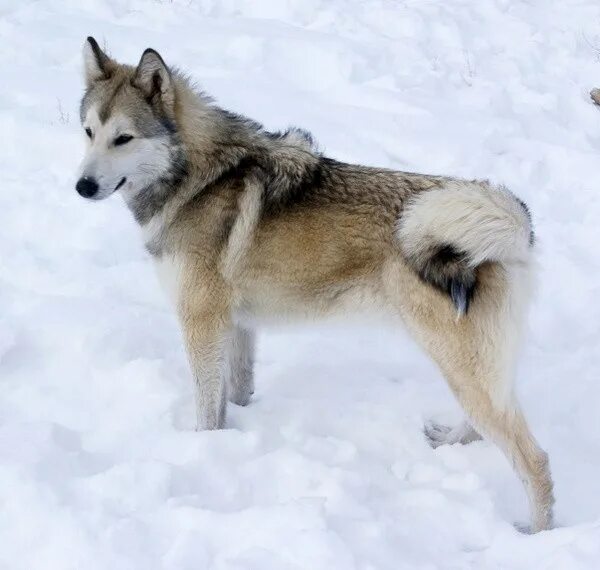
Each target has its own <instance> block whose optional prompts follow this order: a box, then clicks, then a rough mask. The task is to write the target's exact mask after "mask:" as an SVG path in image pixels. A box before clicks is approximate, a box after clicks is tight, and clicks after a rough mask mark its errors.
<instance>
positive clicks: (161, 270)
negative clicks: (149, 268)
mask: <svg viewBox="0 0 600 570" xmlns="http://www.w3.org/2000/svg"><path fill="white" fill-rule="evenodd" d="M154 269H155V271H156V275H157V276H158V280H159V282H160V285H161V287H162V289H163V291H164V293H165V294H166V295H167V297H168V299H169V300H170V301H171V302H172V303H173V304H177V301H178V299H179V292H180V290H181V275H182V270H181V262H180V261H178V259H177V256H175V255H162V256H160V257H157V258H155V259H154Z"/></svg>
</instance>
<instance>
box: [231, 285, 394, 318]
mask: <svg viewBox="0 0 600 570" xmlns="http://www.w3.org/2000/svg"><path fill="white" fill-rule="evenodd" d="M240 298H241V302H240V303H239V305H238V307H237V308H236V310H235V311H234V320H236V321H237V322H238V323H240V324H245V325H246V326H249V327H255V326H264V325H273V324H275V325H281V324H291V323H295V322H303V321H304V322H306V321H315V320H322V319H336V318H339V317H356V318H358V319H360V320H365V319H367V320H381V319H382V318H389V317H390V316H391V311H390V308H389V307H387V306H386V303H385V301H384V300H383V298H382V295H380V293H379V291H378V290H377V288H376V287H374V286H373V285H372V284H370V283H355V284H345V285H338V286H335V287H330V288H328V289H327V290H315V291H312V292H310V293H307V291H306V290H303V291H298V290H294V289H293V288H278V287H274V286H273V285H271V286H269V284H262V285H261V286H256V287H251V288H248V289H246V290H245V291H244V292H243V294H242V295H241V297H240Z"/></svg>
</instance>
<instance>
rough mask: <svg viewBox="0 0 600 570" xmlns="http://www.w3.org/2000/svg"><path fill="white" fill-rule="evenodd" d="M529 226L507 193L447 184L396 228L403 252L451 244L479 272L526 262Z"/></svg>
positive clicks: (417, 203) (415, 204) (421, 197)
mask: <svg viewBox="0 0 600 570" xmlns="http://www.w3.org/2000/svg"><path fill="white" fill-rule="evenodd" d="M530 231H531V226H530V222H529V219H528V218H527V215H526V213H525V211H524V210H523V207H522V206H521V204H519V202H518V201H517V200H516V198H515V197H514V196H513V195H512V194H511V193H510V192H509V191H508V190H507V189H505V188H503V187H494V186H491V185H490V184H487V183H479V182H461V181H454V182H449V183H448V184H447V185H446V186H444V187H442V188H437V189H433V190H428V191H425V192H422V193H420V194H418V195H417V197H416V198H415V199H414V200H413V201H412V202H411V203H410V204H409V205H408V206H407V208H406V210H405V211H404V213H403V215H402V218H401V219H400V221H399V224H398V238H399V239H400V242H401V244H402V248H403V250H404V251H405V252H411V253H413V252H419V251H420V250H422V248H425V247H427V246H428V245H430V244H431V243H434V244H436V245H444V244H451V245H452V246H454V247H455V248H456V249H457V250H459V251H463V252H465V253H467V254H468V259H469V262H470V263H471V264H472V266H473V267H476V266H478V265H480V264H481V263H483V262H484V261H504V262H513V261H517V262H518V261H527V260H528V259H529V255H530V247H529V234H530Z"/></svg>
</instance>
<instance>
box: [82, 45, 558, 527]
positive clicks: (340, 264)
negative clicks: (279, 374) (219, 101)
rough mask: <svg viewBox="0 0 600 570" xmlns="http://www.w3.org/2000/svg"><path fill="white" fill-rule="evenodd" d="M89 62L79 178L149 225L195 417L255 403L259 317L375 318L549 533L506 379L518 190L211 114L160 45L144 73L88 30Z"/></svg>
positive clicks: (520, 281) (538, 460)
mask: <svg viewBox="0 0 600 570" xmlns="http://www.w3.org/2000/svg"><path fill="white" fill-rule="evenodd" d="M85 70H86V83H87V90H86V93H85V96H84V98H83V101H82V105H81V120H82V123H83V126H84V127H85V128H86V129H87V130H88V135H89V137H90V144H89V148H88V153H87V155H86V158H85V159H84V162H83V165H82V179H81V180H84V181H87V182H86V183H88V182H90V181H92V182H93V189H96V190H97V192H96V194H94V195H93V196H90V195H87V197H93V198H104V197H106V196H108V195H109V194H111V193H112V192H113V191H115V190H119V191H120V192H121V193H122V195H123V196H124V198H125V201H126V203H127V205H128V206H129V208H130V209H131V211H132V213H133V216H134V217H135V219H136V220H137V222H138V224H139V225H140V227H141V229H142V232H143V235H144V239H145V244H146V248H147V249H148V252H149V253H150V254H151V256H152V257H153V259H154V261H155V263H156V265H157V267H158V269H159V273H160V275H161V276H162V278H163V281H164V282H165V285H166V287H167V288H168V289H169V291H170V292H171V294H172V296H173V300H174V303H175V306H176V308H177V312H178V315H179V319H180V322H181V326H182V329H183V333H184V338H185V342H186V346H187V352H188V354H189V360H190V364H191V369H192V373H193V376H194V380H195V383H196V388H197V413H198V427H199V428H200V429H216V428H220V427H222V426H223V425H224V422H225V409H226V400H227V398H229V400H231V401H233V402H235V403H237V404H241V405H245V404H247V403H248V401H249V399H250V396H251V394H252V392H253V379H252V359H253V351H254V338H253V332H252V330H253V329H254V327H255V326H256V325H257V324H260V323H261V322H264V321H267V320H269V319H277V318H279V319H298V318H316V317H324V316H328V315H333V314H336V313H348V312H350V311H364V312H370V313H373V312H378V313H381V314H384V315H387V316H388V317H390V316H391V317H392V318H396V319H397V321H398V322H399V323H403V325H404V326H405V327H407V328H408V330H409V331H411V333H412V334H413V335H414V337H415V338H416V339H417V340H418V342H419V343H420V344H421V345H422V347H423V348H424V349H425V350H426V351H427V352H428V353H429V354H430V355H431V357H432V358H433V359H434V361H435V362H436V363H437V364H438V365H439V367H440V369H441V370H442V372H443V373H444V375H445V377H446V379H447V381H448V383H449V385H450V387H451V388H452V390H453V392H454V394H455V395H456V397H457V398H458V400H459V401H460V403H461V404H462V406H463V408H464V410H465V412H466V414H467V416H468V417H469V419H470V421H471V422H472V424H473V425H474V426H475V427H476V428H477V430H478V431H480V432H481V433H482V434H484V435H485V436H487V437H489V438H490V439H491V440H492V441H494V442H495V443H497V444H498V446H499V447H500V448H501V449H502V450H503V451H504V453H505V454H506V455H507V457H508V458H509V460H510V462H511V463H512V464H513V465H514V467H515V469H516V471H517V473H518V474H519V476H520V477H521V479H522V480H523V482H524V484H525V487H526V489H527V492H528V495H529V499H530V503H531V513H532V529H533V530H535V531H537V530H541V529H547V528H550V526H551V524H552V504H553V497H552V481H551V478H550V472H549V467H548V459H547V456H546V454H545V453H544V452H543V451H542V450H541V449H540V447H539V446H538V444H537V443H536V441H535V439H534V438H533V436H532V435H531V433H530V431H529V429H528V427H527V424H526V422H525V419H524V417H523V414H522V412H521V410H520V408H519V405H518V403H517V400H516V397H515V393H514V391H513V376H514V365H515V353H516V349H517V345H518V344H519V331H520V329H521V321H522V320H523V315H524V314H525V311H526V304H527V298H528V291H529V282H530V270H531V255H532V253H531V251H532V247H533V233H532V228H531V221H530V217H529V212H528V210H527V208H526V207H525V205H524V204H523V203H522V202H521V201H519V200H518V199H517V198H515V196H513V195H512V194H511V193H510V192H509V191H508V190H506V189H504V188H502V187H494V186H492V185H491V184H489V183H487V182H480V181H466V180H458V179H452V178H447V177H440V176H428V175H422V174H413V173H407V172H394V171H391V170H385V169H381V168H369V167H366V166H356V165H351V164H344V163H341V162H338V161H336V160H332V159H330V158H326V157H325V156H323V155H322V154H320V153H319V152H318V150H317V149H316V148H315V146H314V144H313V141H312V139H311V137H310V135H308V134H307V133H305V132H304V131H301V130H295V129H292V130H289V131H286V132H284V133H277V134H274V133H270V132H267V131H265V130H263V129H262V128H261V126H260V125H258V124H256V123H254V122H252V121H249V120H247V119H244V118H242V117H240V116H237V115H234V114H231V113H229V112H227V111H224V110H222V109H220V108H218V107H217V106H215V105H214V104H213V103H212V102H211V101H210V100H209V99H208V98H207V97H206V96H204V95H202V94H200V93H198V92H197V91H195V90H194V89H193V88H192V86H191V85H190V82H189V81H188V79H186V78H185V77H184V76H183V75H182V74H181V73H180V72H178V71H176V70H174V69H169V68H168V67H167V66H166V65H165V64H164V62H163V60H162V58H161V57H160V56H159V55H158V54H157V53H156V52H155V51H153V50H146V52H144V54H143V56H142V58H141V60H140V63H139V65H138V66H137V68H135V67H131V66H126V65H121V64H118V63H116V62H115V61H114V60H113V59H111V58H110V57H109V56H107V55H106V54H105V53H104V52H103V51H102V50H101V49H100V47H99V46H98V44H97V43H96V42H95V41H94V40H93V39H92V38H89V39H88V41H87V42H86V43H85ZM123 131H126V134H127V136H128V137H133V138H131V139H130V138H127V140H126V142H125V143H123V140H124V139H122V138H121V139H117V138H115V137H119V135H123ZM119 140H120V142H119ZM80 182H81V181H80ZM78 189H80V188H79V185H78ZM426 432H427V434H428V435H429V437H430V439H431V441H432V442H433V444H434V445H439V444H441V443H456V442H468V441H472V440H473V439H477V438H478V437H479V435H478V433H477V432H476V431H475V430H474V429H473V428H472V427H471V426H470V425H469V424H465V425H463V426H459V427H458V428H455V429H453V430H448V429H445V428H443V427H440V426H429V427H428V428H426Z"/></svg>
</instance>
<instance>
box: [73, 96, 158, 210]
mask: <svg viewBox="0 0 600 570" xmlns="http://www.w3.org/2000/svg"><path fill="white" fill-rule="evenodd" d="M83 128H84V132H85V131H87V130H88V129H89V131H88V132H89V133H91V137H90V136H88V135H87V134H86V139H87V143H88V145H87V151H86V153H85V156H84V159H83V161H82V163H81V166H80V170H79V175H80V177H86V178H92V179H94V180H95V181H96V182H97V183H98V188H99V189H98V193H97V194H96V195H95V196H94V198H95V199H97V200H101V199H103V198H107V197H108V196H110V195H111V194H112V193H113V192H115V191H116V190H120V191H121V192H122V194H123V197H124V198H125V200H128V199H130V198H132V197H134V196H135V195H136V194H138V193H139V192H140V190H142V189H143V188H145V187H146V186H148V185H149V184H151V183H152V182H154V181H155V180H156V179H157V178H159V177H160V176H161V175H162V174H163V173H164V172H166V171H167V170H168V168H169V165H170V161H169V158H170V156H169V144H168V140H167V139H166V138H165V137H150V138H149V137H143V136H141V133H140V132H139V131H138V129H137V128H136V126H135V124H134V122H133V121H132V120H131V119H130V118H129V117H127V116H126V115H124V114H122V113H118V112H116V113H114V114H112V115H111V116H110V117H109V118H108V120H107V121H106V122H105V123H102V122H101V121H100V117H99V116H98V111H97V109H96V108H95V106H92V107H90V109H89V110H88V112H87V114H86V117H85V120H84V121H83ZM122 136H131V137H132V138H131V139H130V140H128V141H127V142H125V143H123V144H118V140H119V137H122ZM115 143H117V144H115Z"/></svg>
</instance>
